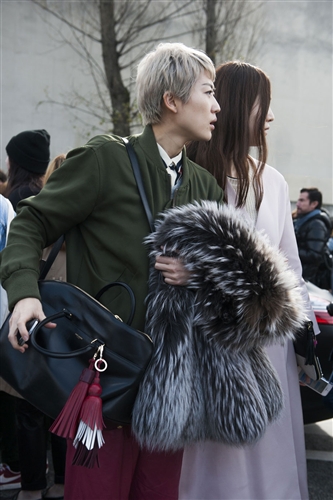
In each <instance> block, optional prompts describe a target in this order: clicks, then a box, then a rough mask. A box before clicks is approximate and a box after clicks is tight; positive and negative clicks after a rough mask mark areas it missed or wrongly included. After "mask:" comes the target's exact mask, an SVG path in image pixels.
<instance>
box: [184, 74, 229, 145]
mask: <svg viewBox="0 0 333 500" xmlns="http://www.w3.org/2000/svg"><path fill="white" fill-rule="evenodd" d="M176 100H177V101H178V102H177V105H178V109H179V112H178V113H177V117H176V121H177V125H178V127H179V131H178V133H179V136H181V137H183V141H184V144H185V143H186V142H188V141H192V140H197V141H202V140H203V141H209V140H210V139H211V137H212V132H213V130H214V128H215V127H214V123H215V122H216V113H218V112H219V111H220V106H219V105H218V103H217V101H216V99H215V97H214V82H213V80H212V79H211V78H210V77H209V76H208V74H207V73H206V72H204V71H203V72H202V73H201V74H200V76H199V78H198V80H197V81H196V83H195V84H194V85H193V88H192V92H191V95H190V99H189V100H188V102H187V103H185V104H184V103H182V102H181V101H180V100H179V99H176Z"/></svg>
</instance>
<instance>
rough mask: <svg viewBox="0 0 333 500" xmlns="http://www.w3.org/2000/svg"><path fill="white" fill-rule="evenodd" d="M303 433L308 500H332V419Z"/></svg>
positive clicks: (4, 496) (3, 493) (1, 494)
mask: <svg viewBox="0 0 333 500" xmlns="http://www.w3.org/2000/svg"><path fill="white" fill-rule="evenodd" d="M304 431H305V443H306V450H307V452H306V454H307V465H308V482H309V493H310V500H333V419H331V420H326V421H324V422H319V423H317V424H310V425H306V426H304ZM49 463H50V471H49V474H48V485H50V484H52V478H53V470H52V460H51V455H50V454H49ZM281 480H283V478H281ZM17 491H18V490H7V491H1V492H0V499H7V500H9V499H10V498H12V497H13V496H14V495H15V493H16V492H17ZM90 500H95V499H94V498H92V499H90ZM202 500H205V499H202ZM251 500H257V499H251ZM276 500H280V499H276Z"/></svg>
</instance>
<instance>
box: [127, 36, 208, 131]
mask: <svg viewBox="0 0 333 500" xmlns="http://www.w3.org/2000/svg"><path fill="white" fill-rule="evenodd" d="M202 71H206V72H207V73H208V74H209V76H210V78H211V79H212V80H215V67H214V64H213V62H212V61H211V59H210V58H209V57H208V56H207V55H206V54H205V53H204V52H202V51H200V50H196V49H193V48H190V47H187V46H186V45H184V44H182V43H161V44H159V45H158V46H157V48H156V49H155V50H154V51H152V52H150V53H148V54H147V55H146V56H145V57H144V58H143V59H142V61H141V62H140V63H139V66H138V72H137V78H136V88H137V103H138V108H139V111H140V113H141V115H142V118H143V121H144V123H145V124H151V125H154V124H157V123H159V122H160V121H161V115H162V100H163V95H164V94H165V92H171V93H172V94H173V95H174V96H175V97H177V98H179V99H180V100H181V101H182V102H183V103H186V102H187V101H188V100H189V98H190V94H191V90H192V87H193V85H194V84H195V83H196V81H197V80H198V78H199V76H200V74H201V73H202Z"/></svg>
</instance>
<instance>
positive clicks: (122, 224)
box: [1, 126, 223, 329]
mask: <svg viewBox="0 0 333 500" xmlns="http://www.w3.org/2000/svg"><path fill="white" fill-rule="evenodd" d="M130 142H131V143H132V145H133V146H134V149H135V152H136V154H137V157H138V161H139V164H140V168H141V173H142V178H143V183H144V187H145V190H146V194H147V198H148V202H149V205H150V207H151V210H152V213H153V215H154V216H155V217H157V216H158V214H159V213H160V212H162V211H163V210H165V209H166V208H169V207H171V206H172V205H182V204H186V203H189V202H193V201H194V200H202V199H209V200H215V201H221V202H222V197H223V192H222V190H221V189H220V188H219V187H218V185H217V183H216V181H215V179H214V178H213V177H212V176H211V175H210V174H209V173H208V172H207V171H206V170H204V169H203V168H201V167H199V166H198V165H196V164H195V163H193V162H191V161H190V160H189V159H187V158H186V153H185V150H184V152H183V181H182V185H181V186H180V188H179V189H178V191H177V192H176V193H175V196H174V199H173V200H171V183H170V176H169V174H168V173H167V171H166V169H165V166H164V164H163V162H162V159H161V157H160V155H159V151H158V148H157V144H156V141H155V136H154V133H153V131H152V128H151V127H149V126H148V127H146V128H145V129H144V131H143V133H142V134H140V135H137V136H132V137H130ZM148 233H149V224H148V221H147V218H146V214H145V212H144V209H143V205H142V202H141V199H140V196H139V193H138V189H137V186H136V182H135V179H134V175H133V171H132V167H131V164H130V161H129V158H128V155H127V152H126V149H125V146H124V144H123V142H122V140H121V138H119V137H117V136H108V135H100V136H97V137H94V138H93V139H91V140H90V141H89V142H88V143H87V144H86V145H85V146H84V147H81V148H77V149H74V150H72V151H71V152H70V153H69V154H68V155H67V159H66V160H65V162H64V163H63V164H62V166H61V167H60V168H59V169H58V170H56V171H55V172H54V173H53V174H52V176H51V178H50V179H49V181H48V182H47V184H46V186H45V187H44V188H43V189H42V191H41V192H40V193H39V194H38V195H37V196H35V197H31V198H28V199H26V200H23V201H22V202H21V203H20V204H19V206H18V215H17V217H16V218H15V220H14V221H13V223H12V226H11V229H10V233H9V238H8V244H7V247H6V248H5V250H4V251H3V252H2V254H1V280H2V284H3V286H4V288H5V289H6V290H7V293H8V298H9V307H10V308H13V306H14V305H15V304H16V302H17V301H18V300H20V299H23V298H25V297H37V298H39V297H40V296H39V291H38V284H37V281H38V276H39V261H40V257H41V253H42V250H43V248H44V247H47V246H49V245H51V244H52V243H53V242H54V241H55V240H57V239H58V238H59V236H61V235H62V234H65V236H66V251H67V281H68V282H69V283H73V284H75V285H77V286H79V287H80V288H82V289H83V290H85V291H87V292H88V293H90V294H91V295H93V296H94V295H95V294H96V293H97V292H98V291H99V290H100V289H101V288H102V287H103V286H104V285H106V284H107V283H109V282H112V281H124V282H126V283H128V284H129V285H130V286H131V287H132V289H133V291H134V293H135V296H136V303H137V304H136V314H135V317H134V321H133V326H134V327H136V328H139V329H143V327H144V317H145V306H144V299H145V297H146V294H147V280H148V266H149V259H148V256H147V249H146V247H145V245H144V243H143V240H144V237H145V236H147V234H148ZM126 293H127V292H126V291H122V289H120V288H119V290H118V289H117V290H116V289H112V291H111V290H110V291H109V292H107V293H106V294H105V295H103V297H102V302H103V303H104V304H105V305H106V306H107V307H108V308H109V309H111V311H112V312H114V313H116V314H118V315H119V316H121V317H122V318H123V319H126V316H127V315H128V312H129V304H128V303H127V300H124V297H125V296H126Z"/></svg>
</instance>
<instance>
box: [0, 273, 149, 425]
mask: <svg viewBox="0 0 333 500" xmlns="http://www.w3.org/2000/svg"><path fill="white" fill-rule="evenodd" d="M114 286H120V287H122V288H125V289H126V290H127V291H128V292H129V294H130V296H131V302H132V310H131V314H130V317H131V318H132V317H133V313H134V307H135V302H134V294H133V292H132V290H131V288H130V287H129V286H128V285H126V284H125V283H118V282H116V283H110V284H109V285H106V287H104V288H103V289H102V290H101V291H100V292H99V294H98V296H97V298H100V296H101V294H102V293H104V292H105V291H106V290H107V289H109V288H110V287H114ZM39 289H40V294H41V299H42V305H43V310H44V313H45V315H46V316H47V318H46V319H45V320H44V321H41V322H40V323H38V324H37V326H36V327H35V328H34V329H33V330H32V333H31V340H30V342H29V344H30V345H29V348H28V349H27V350H26V352H25V354H24V355H22V354H21V353H20V352H19V351H17V350H15V349H13V348H12V346H11V344H10V343H9V341H8V338H7V337H8V331H9V318H10V316H9V317H8V318H7V319H6V321H5V323H4V325H3V326H2V328H1V331H0V375H1V376H2V377H3V378H4V379H5V380H6V382H8V383H9V384H10V385H11V386H12V387H13V388H14V389H16V390H17V392H18V393H19V394H21V395H22V396H23V397H24V398H25V399H27V400H28V401H29V402H30V403H31V404H33V405H34V406H36V407H37V408H38V409H39V410H41V411H42V412H43V413H45V414H46V415H49V416H50V417H52V418H56V417H57V415H58V414H59V413H60V411H61V409H62V408H63V406H64V405H65V403H66V401H67V399H68V397H69V395H70V393H71V391H72V389H73V388H74V386H75V385H76V383H77V382H78V381H79V379H80V376H81V373H82V371H83V369H84V368H87V367H88V366H89V360H90V359H92V358H93V357H94V356H95V357H96V358H97V359H99V358H100V357H101V358H102V359H103V360H104V362H106V363H105V364H107V368H106V370H105V371H103V372H102V373H101V374H100V383H101V386H102V396H101V398H102V401H103V418H104V422H105V424H106V426H107V427H108V426H109V427H112V426H113V425H114V424H120V425H124V424H125V425H126V424H129V423H130V421H131V414H132V408H133V404H134V401H135V398H136V394H137V390H138V386H139V384H140V381H141V378H142V376H143V374H144V372H145V369H146V367H147V366H148V363H149V361H150V358H151V355H152V351H153V343H152V341H151V339H150V338H149V337H148V335H146V334H145V333H142V332H140V331H137V330H135V329H134V328H132V327H131V326H130V325H129V324H127V323H125V322H123V321H122V320H121V319H120V318H118V317H117V316H115V315H114V314H112V313H111V312H110V311H109V310H108V309H107V308H106V307H104V306H103V305H102V304H101V303H100V302H98V300H96V299H95V298H93V297H91V296H90V295H89V294H87V293H85V292H84V291H83V290H81V289H80V288H78V287H76V286H74V285H71V284H69V283H65V282H62V281H40V282H39ZM50 321H52V322H55V323H56V324H57V327H56V328H55V329H50V328H46V327H45V324H46V323H48V322H50ZM102 347H103V349H101V348H102Z"/></svg>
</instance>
